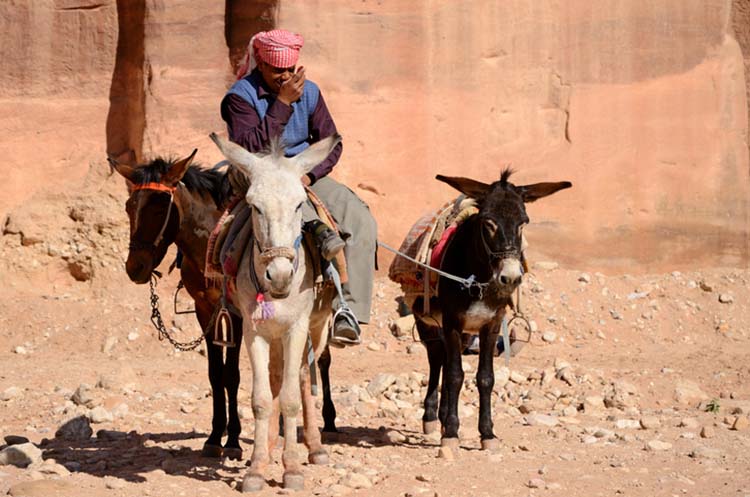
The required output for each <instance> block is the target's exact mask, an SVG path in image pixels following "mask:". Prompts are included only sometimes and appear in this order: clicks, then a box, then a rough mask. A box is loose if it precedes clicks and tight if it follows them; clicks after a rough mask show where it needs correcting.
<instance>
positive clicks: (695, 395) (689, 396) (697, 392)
mask: <svg viewBox="0 0 750 497" xmlns="http://www.w3.org/2000/svg"><path fill="white" fill-rule="evenodd" d="M674 397H675V400H677V402H679V403H680V404H683V405H693V404H698V403H699V402H701V401H703V400H706V399H708V395H706V394H705V393H704V392H703V390H701V389H700V387H699V386H698V385H697V384H696V383H695V382H692V381H689V380H680V381H678V382H677V385H675V389H674Z"/></svg>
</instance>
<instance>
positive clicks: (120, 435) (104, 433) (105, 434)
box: [96, 430, 128, 442]
mask: <svg viewBox="0 0 750 497" xmlns="http://www.w3.org/2000/svg"><path fill="white" fill-rule="evenodd" d="M127 437H128V434H127V433H125V432H124V431H115V430H99V431H97V432H96V438H98V439H99V440H107V441H109V442H113V441H115V440H124V439H125V438H127Z"/></svg>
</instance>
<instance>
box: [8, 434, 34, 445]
mask: <svg viewBox="0 0 750 497" xmlns="http://www.w3.org/2000/svg"><path fill="white" fill-rule="evenodd" d="M4 439H5V443H6V444H8V445H20V444H26V443H29V439H28V438H26V437H22V436H20V435H6V436H5V437H4Z"/></svg>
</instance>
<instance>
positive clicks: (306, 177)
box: [300, 174, 310, 186]
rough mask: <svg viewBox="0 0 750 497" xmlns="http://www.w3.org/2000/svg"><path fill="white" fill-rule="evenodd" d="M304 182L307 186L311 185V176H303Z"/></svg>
mask: <svg viewBox="0 0 750 497" xmlns="http://www.w3.org/2000/svg"><path fill="white" fill-rule="evenodd" d="M300 179H301V180H302V184H303V185H305V186H310V176H308V175H306V174H304V175H303V176H302V177H301V178H300Z"/></svg>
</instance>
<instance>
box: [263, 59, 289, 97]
mask: <svg viewBox="0 0 750 497" xmlns="http://www.w3.org/2000/svg"><path fill="white" fill-rule="evenodd" d="M258 69H259V70H260V73H261V74H262V75H263V81H265V83H266V85H267V86H268V88H270V89H271V91H272V92H274V93H278V92H279V90H280V89H281V85H283V84H284V83H285V82H287V81H289V79H290V78H291V77H292V76H293V75H294V71H295V66H292V67H284V68H281V67H273V66H272V65H270V64H268V63H266V62H264V61H262V60H261V61H259V63H258Z"/></svg>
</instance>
